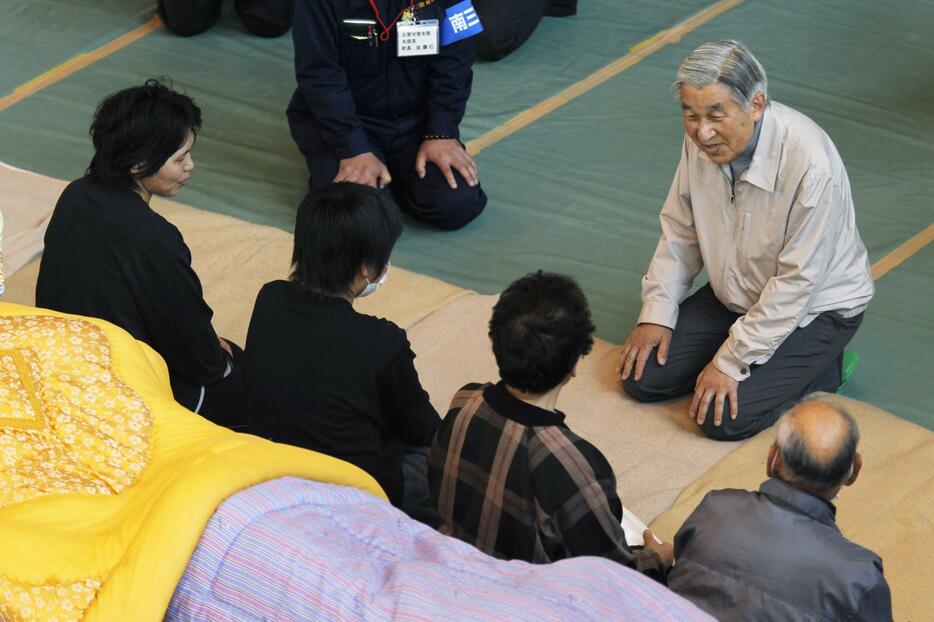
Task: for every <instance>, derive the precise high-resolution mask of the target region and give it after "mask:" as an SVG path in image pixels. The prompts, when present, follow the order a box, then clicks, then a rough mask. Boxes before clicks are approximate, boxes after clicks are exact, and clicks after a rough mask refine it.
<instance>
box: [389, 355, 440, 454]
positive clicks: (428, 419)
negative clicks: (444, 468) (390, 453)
mask: <svg viewBox="0 0 934 622" xmlns="http://www.w3.org/2000/svg"><path fill="white" fill-rule="evenodd" d="M402 339H403V342H404V343H403V346H402V347H401V348H400V349H399V351H398V353H397V354H396V355H395V356H394V357H393V358H392V360H391V361H390V362H389V364H388V365H386V367H385V368H384V369H383V370H382V372H380V374H379V376H378V378H377V387H378V390H379V398H380V403H381V406H382V410H383V412H384V413H385V416H386V426H387V432H389V433H390V434H392V435H394V436H397V437H398V438H399V439H400V440H402V441H403V442H405V443H408V444H410V445H414V446H416V447H427V446H430V445H431V444H432V441H433V440H434V438H435V433H436V432H437V431H438V427H439V426H440V425H441V418H440V417H439V416H438V413H437V411H435V409H434V407H433V406H432V405H431V402H430V401H429V399H428V393H426V392H425V389H423V388H422V385H421V383H420V382H419V380H418V372H417V371H416V370H415V363H414V361H415V353H414V352H412V348H411V347H410V346H409V342H408V340H407V339H406V338H405V337H403V338H402Z"/></svg>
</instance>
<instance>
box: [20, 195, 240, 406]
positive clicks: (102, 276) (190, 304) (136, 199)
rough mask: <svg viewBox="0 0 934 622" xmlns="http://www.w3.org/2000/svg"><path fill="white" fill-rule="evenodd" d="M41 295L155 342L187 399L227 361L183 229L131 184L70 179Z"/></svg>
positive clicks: (51, 231) (51, 233)
mask: <svg viewBox="0 0 934 622" xmlns="http://www.w3.org/2000/svg"><path fill="white" fill-rule="evenodd" d="M36 304H37V305H38V306H40V307H45V308H47V309H53V310H56V311H62V312H64V313H74V314H78V315H86V316H90V317H96V318H101V319H104V320H107V321H109V322H112V323H113V324H116V325H117V326H120V327H121V328H123V329H124V330H126V331H127V332H129V333H130V334H131V335H133V337H135V338H136V339H139V340H140V341H143V342H145V343H147V344H148V345H150V346H151V347H152V348H153V349H154V350H155V351H156V352H158V353H159V354H160V355H161V356H162V358H163V359H165V362H166V365H168V368H169V373H170V375H171V377H172V388H173V391H174V392H175V393H176V399H178V400H179V401H183V402H184V401H188V398H189V397H190V396H189V395H185V396H184V397H185V399H184V400H183V399H182V397H181V396H180V395H179V393H180V392H182V393H186V394H188V393H190V392H191V390H193V389H195V388H197V389H198V390H200V387H201V386H202V385H208V384H211V383H213V382H216V381H218V380H220V379H221V378H223V376H224V373H225V371H226V369H227V358H226V356H225V354H224V351H223V350H222V349H221V346H220V343H219V341H218V339H217V334H216V333H215V332H214V327H213V326H212V325H211V318H212V316H213V311H212V310H211V308H210V307H209V306H208V304H207V303H206V302H205V301H204V296H203V292H202V289H201V281H199V280H198V275H197V274H195V272H194V270H192V268H191V252H190V251H189V250H188V246H187V245H186V244H185V240H184V239H183V238H182V234H181V233H180V232H179V230H178V229H177V228H176V227H175V225H173V224H172V223H170V222H169V221H167V220H166V219H165V218H163V217H162V216H160V215H159V214H157V213H156V212H154V211H153V210H152V209H151V208H150V207H149V205H148V204H147V203H146V202H145V201H144V200H143V199H142V197H141V196H140V195H139V194H137V193H136V192H134V191H132V190H121V189H114V188H109V187H106V186H102V185H100V184H97V183H95V182H93V181H91V180H90V179H88V178H81V179H78V180H76V181H73V182H72V183H71V184H69V185H68V187H67V188H65V190H64V192H62V195H61V197H59V200H58V203H57V204H56V206H55V211H54V212H53V213H52V218H51V220H50V221H49V227H48V229H47V231H46V233H45V251H44V252H43V254H42V260H41V263H40V266H39V279H38V281H37V283H36Z"/></svg>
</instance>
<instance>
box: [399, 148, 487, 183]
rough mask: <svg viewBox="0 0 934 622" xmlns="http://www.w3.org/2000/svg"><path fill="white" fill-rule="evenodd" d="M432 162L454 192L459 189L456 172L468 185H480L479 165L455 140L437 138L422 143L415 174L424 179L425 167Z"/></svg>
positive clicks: (416, 157)
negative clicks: (455, 176)
mask: <svg viewBox="0 0 934 622" xmlns="http://www.w3.org/2000/svg"><path fill="white" fill-rule="evenodd" d="M428 162H431V163H432V164H434V165H435V166H437V167H438V170H440V171H441V174H442V175H444V178H445V179H446V180H447V182H448V185H449V186H451V189H452V190H456V189H457V180H456V179H455V178H454V171H457V172H458V173H460V174H461V177H463V178H464V179H466V180H467V185H468V186H470V187H471V188H473V187H474V186H476V185H477V184H479V183H480V177H479V175H478V171H477V163H476V162H474V159H473V158H471V157H470V154H469V153H467V150H466V149H464V147H463V146H462V145H461V144H460V143H459V142H458V141H456V140H454V139H453V138H435V139H429V140H426V141H424V142H422V146H421V147H419V149H418V154H417V155H416V156H415V172H416V173H418V176H419V177H420V178H422V179H424V177H425V166H426V165H427V163H428Z"/></svg>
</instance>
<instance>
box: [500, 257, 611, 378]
mask: <svg viewBox="0 0 934 622" xmlns="http://www.w3.org/2000/svg"><path fill="white" fill-rule="evenodd" d="M593 331H594V325H593V323H592V322H591V321H590V308H589V307H588V306H587V299H586V298H585V297H584V292H582V291H581V289H580V287H579V286H578V285H577V283H576V282H575V281H574V280H573V279H571V278H570V277H566V276H563V275H560V274H551V273H547V272H542V271H541V270H539V271H538V272H535V273H533V274H529V275H527V276H524V277H522V278H521V279H519V280H518V281H516V282H515V283H513V284H512V285H510V286H509V287H507V288H506V291H504V292H503V293H502V295H501V296H500V299H499V302H497V303H496V306H494V307H493V317H492V319H490V339H491V340H492V342H493V355H494V356H495V357H496V364H497V365H498V366H499V375H500V377H501V378H502V379H503V380H504V381H505V382H506V384H508V385H509V386H511V387H514V388H516V389H519V390H520V391H524V392H526V393H532V394H536V395H539V394H542V393H546V392H548V391H550V390H551V389H553V388H555V387H556V386H558V385H559V384H561V382H562V381H563V380H564V379H565V378H566V377H567V375H568V374H570V373H571V371H573V369H574V366H575V365H576V364H577V361H578V359H580V357H582V356H583V355H585V354H587V353H588V352H590V349H591V348H592V347H593V336H592V335H593Z"/></svg>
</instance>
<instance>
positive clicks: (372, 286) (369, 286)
mask: <svg viewBox="0 0 934 622" xmlns="http://www.w3.org/2000/svg"><path fill="white" fill-rule="evenodd" d="M388 276H389V262H388V261H387V262H386V267H385V268H384V269H383V273H382V274H381V275H380V277H379V278H378V279H377V280H375V281H374V282H372V283H370V279H364V280H365V281H366V287H364V288H363V291H362V292H360V293H359V294H357V298H365V297H366V296H369V295H370V294H372V293H373V292H375V291H376V290H378V289H379V287H380V285H382V284H383V283H385V282H386V278H387V277H388Z"/></svg>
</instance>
